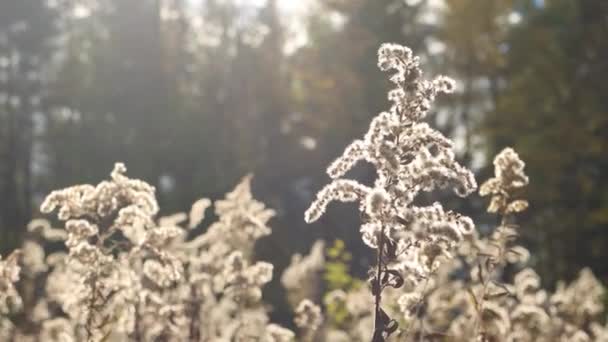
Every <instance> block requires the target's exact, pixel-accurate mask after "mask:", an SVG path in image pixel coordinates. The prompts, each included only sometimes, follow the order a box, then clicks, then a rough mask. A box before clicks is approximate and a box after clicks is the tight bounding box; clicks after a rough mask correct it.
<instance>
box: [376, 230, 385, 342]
mask: <svg viewBox="0 0 608 342" xmlns="http://www.w3.org/2000/svg"><path fill="white" fill-rule="evenodd" d="M383 250H384V226H382V228H381V230H380V237H379V238H378V253H377V259H376V285H375V286H376V289H377V291H376V295H375V302H376V303H375V305H376V306H375V308H376V309H375V311H376V312H375V318H374V335H375V334H376V331H378V330H379V329H383V328H384V327H379V326H378V321H379V319H378V318H379V317H380V310H381V308H380V302H381V300H382V281H381V278H382V251H383Z"/></svg>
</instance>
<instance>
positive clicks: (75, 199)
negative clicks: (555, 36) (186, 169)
mask: <svg viewBox="0 0 608 342" xmlns="http://www.w3.org/2000/svg"><path fill="white" fill-rule="evenodd" d="M378 66H379V67H380V69H381V70H383V71H388V72H390V73H391V75H390V81H391V82H392V83H393V84H394V86H395V88H394V89H392V90H390V92H389V93H388V98H389V100H390V102H391V107H390V108H389V110H387V111H385V112H382V113H380V114H379V115H378V116H376V117H375V118H374V119H373V121H372V122H371V124H370V126H369V130H368V132H367V133H366V134H365V136H364V137H362V138H361V139H357V140H355V141H353V142H352V143H351V144H350V145H349V146H348V147H346V149H345V150H344V153H343V154H342V155H341V156H339V157H338V159H336V160H335V161H334V162H333V163H332V164H331V165H330V166H329V168H328V169H327V173H328V175H329V176H330V178H331V182H330V183H329V184H328V185H327V186H325V187H324V188H322V189H320V191H319V192H318V194H317V197H316V199H315V200H314V202H313V203H312V204H311V206H310V208H309V209H308V210H307V211H306V212H305V213H304V219H305V220H306V221H307V222H313V221H315V220H317V219H319V218H320V217H321V216H322V215H323V213H324V212H325V210H326V209H328V210H331V207H330V206H329V205H330V203H331V202H332V201H342V202H355V203H356V204H357V207H358V210H359V212H360V218H361V220H360V221H361V222H360V228H359V233H360V235H361V238H362V239H363V241H364V243H365V244H366V245H367V246H368V247H369V248H371V249H372V250H373V251H374V252H375V256H376V257H375V264H374V265H373V267H372V268H371V269H370V270H369V275H368V277H367V278H366V279H356V278H354V277H352V276H350V275H349V274H347V273H346V271H345V270H347V269H348V268H347V267H335V266H336V263H337V262H336V257H339V255H340V254H341V253H343V252H344V251H341V250H340V248H338V247H339V246H338V247H332V248H326V247H325V245H324V243H323V242H321V241H318V242H317V243H315V244H314V245H313V247H312V249H311V251H310V253H309V254H308V255H299V254H296V255H294V256H293V258H292V260H291V264H290V265H289V267H288V268H287V269H286V270H285V271H284V272H283V273H282V274H276V272H274V270H273V265H272V264H270V263H267V262H264V261H261V260H258V259H256V255H255V253H254V246H255V244H256V241H257V240H259V239H260V238H262V237H264V236H267V235H269V234H271V232H272V231H271V228H270V227H269V226H268V222H269V220H270V219H271V218H272V217H273V215H274V211H273V210H272V209H270V208H267V207H266V206H265V204H264V203H261V202H259V201H257V200H256V199H254V198H253V196H252V193H251V189H250V183H251V181H252V177H250V176H247V177H245V178H243V180H242V181H241V182H240V183H239V184H238V185H236V187H235V188H234V190H233V191H232V192H230V193H228V194H226V195H225V198H224V199H221V200H218V201H215V202H214V203H212V202H211V201H210V200H208V199H205V198H202V199H200V200H198V201H196V202H195V203H193V204H192V207H191V208H190V210H189V212H180V213H176V214H174V215H170V216H166V217H157V213H158V211H159V208H158V204H157V200H156V198H155V189H154V187H152V186H150V185H149V184H147V183H145V182H143V181H140V180H137V179H134V178H130V176H127V169H126V167H125V165H123V164H121V163H117V164H116V165H115V167H114V169H113V170H111V173H110V177H109V179H107V180H103V181H101V182H100V183H99V184H97V185H90V184H82V185H76V186H72V187H69V188H65V189H61V190H57V191H54V192H52V193H50V194H49V195H48V196H47V197H46V199H45V200H44V202H43V203H42V206H41V212H42V213H45V214H48V215H49V216H48V217H47V219H45V218H40V219H36V220H33V221H32V222H31V223H30V224H29V225H28V226H27V227H24V229H26V228H27V234H26V239H25V241H24V242H23V244H22V246H21V248H20V249H19V250H17V251H15V252H13V253H12V254H10V255H8V256H5V257H3V258H2V259H1V260H0V341H49V342H53V341H57V342H59V341H61V342H71V341H218V342H219V341H265V342H281V341H332V342H333V341H336V342H341V341H372V342H380V341H542V342H551V341H564V342H565V341H573V342H584V341H608V326H606V325H605V324H604V323H603V314H604V307H603V298H604V288H603V286H602V284H601V283H600V282H599V281H598V280H597V279H596V278H595V277H594V275H593V273H592V272H591V271H590V270H588V269H583V270H581V271H580V274H579V276H578V278H577V279H575V280H574V281H572V282H570V283H559V284H558V286H557V288H556V289H555V291H553V292H550V291H547V290H545V289H543V288H542V287H541V279H540V278H539V276H538V275H537V274H536V272H535V271H534V270H533V269H531V268H529V267H527V266H526V264H527V262H528V258H529V256H530V253H529V252H528V250H526V249H525V248H524V247H522V246H520V245H518V231H519V230H520V229H526V227H519V226H518V224H517V215H518V214H520V213H521V212H523V211H525V210H526V208H527V206H528V203H527V201H526V199H525V198H522V190H523V189H524V188H525V187H526V185H527V184H528V182H529V179H528V177H527V176H526V173H525V164H524V162H523V161H522V160H521V159H520V158H519V156H518V154H517V152H516V151H514V150H513V149H511V148H509V147H506V148H505V149H504V150H503V151H502V152H500V153H499V154H498V155H497V156H496V157H495V159H494V177H492V178H490V179H487V180H481V181H480V183H481V186H480V187H479V188H478V186H477V181H476V180H475V177H474V175H473V173H472V172H471V171H470V170H468V169H467V168H466V167H464V166H462V165H461V164H459V163H458V162H457V161H456V157H455V153H454V150H453V142H452V141H451V140H450V139H449V138H447V137H445V136H444V135H442V134H441V133H440V132H439V131H437V130H435V129H434V128H432V127H431V126H430V125H429V124H428V123H426V122H425V121H424V119H425V116H426V114H427V112H428V111H429V109H430V108H431V105H432V102H433V101H434V99H435V97H436V96H438V95H440V94H443V93H450V92H452V91H453V90H454V87H455V83H454V81H453V80H451V79H449V78H448V77H445V76H439V77H436V78H434V79H431V80H428V79H425V78H424V77H423V73H422V71H421V69H420V66H419V58H418V57H416V56H414V55H413V54H412V51H411V50H410V49H408V48H407V47H404V46H400V45H396V44H384V45H382V46H381V47H380V49H379V51H378ZM359 161H365V162H367V163H369V164H371V165H373V167H374V168H375V170H376V179H375V181H374V182H373V184H362V183H360V182H358V181H356V180H351V179H346V178H343V177H344V176H345V175H346V174H347V172H348V171H349V170H350V169H351V168H352V167H353V166H354V165H355V164H356V163H358V162H359ZM532 181H534V180H532ZM438 189H448V190H453V191H454V192H455V193H456V194H457V195H459V196H461V197H463V198H465V197H467V196H468V195H469V194H471V193H473V192H475V191H478V192H479V194H480V195H481V196H484V197H487V199H488V201H489V205H488V208H487V211H488V212H489V213H491V214H494V215H496V218H497V219H496V222H498V223H497V225H496V227H494V228H493V229H491V232H490V233H489V234H481V233H480V232H479V230H478V229H477V228H476V226H475V223H474V222H473V220H472V219H471V218H469V217H467V216H464V215H462V214H460V213H458V212H454V211H451V210H448V209H446V208H444V207H443V206H442V204H441V203H439V202H434V203H430V204H429V203H427V202H425V201H424V200H421V199H420V198H421V197H424V198H425V199H426V198H429V194H424V193H431V194H430V196H432V192H433V191H435V190H438ZM465 200H466V199H463V201H465ZM211 210H213V212H214V216H215V217H216V218H217V219H216V221H215V222H213V223H211V224H210V225H209V226H208V227H207V228H206V229H205V230H204V233H202V234H195V230H194V228H196V227H197V226H199V225H200V224H201V222H203V221H205V222H207V221H209V220H205V215H206V212H207V211H211ZM56 222H60V224H58V223H56ZM353 233H355V232H353ZM330 259H331V260H330ZM338 264H339V262H338ZM342 266H344V265H342ZM332 272H333V273H334V274H333V276H334V278H340V279H342V281H334V282H331V281H329V283H328V280H327V279H328V276H327V275H328V274H329V279H330V280H331V279H332V278H331V277H332V274H331V273H332ZM340 273H343V274H340ZM273 277H277V278H280V281H281V284H282V285H283V287H284V288H285V290H286V293H287V300H288V302H289V303H290V305H291V306H292V310H293V313H294V317H295V318H294V321H293V324H292V325H289V326H281V325H279V324H276V323H273V322H272V321H271V320H270V318H269V314H270V312H271V311H272V309H273V308H272V306H271V305H269V304H268V303H265V301H264V298H263V295H262V289H263V288H264V286H265V285H266V284H267V283H268V282H270V281H271V280H272V278H273ZM319 298H322V299H321V300H319Z"/></svg>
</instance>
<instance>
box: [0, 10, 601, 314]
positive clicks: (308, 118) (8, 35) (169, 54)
mask: <svg viewBox="0 0 608 342" xmlns="http://www.w3.org/2000/svg"><path fill="white" fill-rule="evenodd" d="M607 37H608V1H599V0H577V1H572V0H483V1H481V0H2V1H0V229H1V237H0V252H1V253H2V254H4V253H6V252H7V251H8V250H11V249H13V248H15V247H16V246H18V245H19V244H20V241H21V238H22V236H23V235H24V227H25V226H26V224H27V222H28V221H29V220H30V219H31V218H35V217H39V216H40V214H39V212H38V206H39V204H40V201H41V199H42V198H43V196H44V195H45V194H47V193H48V192H49V191H50V190H53V189H57V188H60V187H64V186H68V185H72V184H75V183H83V182H90V183H97V182H98V181H99V180H101V179H103V178H105V177H106V175H108V173H109V171H110V170H111V169H112V166H113V163H114V162H115V161H123V162H125V163H126V165H127V167H128V169H129V175H131V176H132V177H135V178H141V179H144V180H146V181H148V182H149V183H151V184H154V185H155V186H156V187H157V194H158V197H159V201H160V204H161V207H162V213H163V214H170V213H173V212H176V211H182V210H187V209H188V208H189V206H190V204H191V203H192V202H193V201H194V200H196V199H198V198H200V197H209V198H211V199H217V198H220V197H221V196H222V195H223V194H224V193H225V192H226V191H228V190H230V189H231V188H232V187H233V186H234V185H235V184H236V183H237V182H238V181H239V179H240V178H241V177H242V176H244V175H246V174H248V173H250V172H251V173H253V174H254V175H255V178H254V181H253V184H254V193H255V195H256V197H258V198H260V199H261V200H263V201H265V202H266V203H267V204H268V205H269V206H270V207H272V208H275V209H276V210H277V217H276V218H275V219H274V220H273V222H272V226H273V228H274V232H273V234H272V235H271V236H270V237H268V238H266V239H264V240H263V241H262V243H261V244H260V245H259V246H258V258H260V259H264V260H270V261H272V262H273V263H275V265H276V266H277V268H278V269H279V271H280V269H281V268H282V267H284V266H285V265H286V264H287V263H288V262H289V258H290V255H291V254H293V253H294V252H302V251H305V250H307V249H308V248H310V245H311V244H312V242H313V241H314V240H315V239H318V238H322V239H326V240H328V241H332V240H334V239H341V240H344V241H345V243H346V246H347V248H348V249H349V250H350V251H351V252H352V253H353V259H352V263H353V265H352V268H353V270H354V271H355V272H357V273H358V274H360V275H363V274H364V273H365V270H366V267H367V265H368V262H369V261H370V254H369V252H370V251H369V250H367V249H366V248H365V247H364V246H363V244H362V243H361V242H360V237H359V233H358V223H357V222H358V218H357V216H356V210H353V208H351V207H349V206H347V205H344V206H341V205H332V207H331V208H330V211H329V213H328V215H327V216H325V217H324V218H323V219H322V220H321V221H320V222H319V223H317V224H314V225H310V226H308V225H306V224H305V223H304V222H303V212H304V210H305V209H306V207H307V206H308V204H309V203H310V201H311V199H312V198H313V196H314V195H315V193H316V191H317V190H318V189H319V188H320V187H321V186H322V185H323V184H325V183H326V182H327V179H328V177H327V176H326V175H325V174H324V170H325V168H326V166H327V165H328V164H329V163H330V162H331V160H332V159H333V158H335V157H336V156H338V155H339V154H340V152H341V151H342V150H343V148H344V147H345V146H346V145H347V144H348V143H349V142H350V141H351V140H353V139H354V138H357V137H359V136H361V135H362V134H363V133H364V132H365V131H366V129H367V125H368V124H369V121H370V120H371V118H372V117H374V116H375V115H376V114H377V113H378V112H379V111H381V110H383V109H386V108H387V107H388V101H387V99H386V92H387V90H388V87H389V83H388V81H386V78H385V75H383V74H382V73H381V72H380V71H379V70H378V69H377V67H376V50H377V48H378V46H379V45H380V44H381V43H382V42H396V43H400V44H404V45H407V46H409V47H411V48H412V49H413V50H414V51H415V53H417V54H419V55H420V56H421V57H422V61H423V66H424V68H425V70H426V71H427V72H428V73H429V74H432V75H435V74H447V75H450V76H452V77H454V78H456V79H457V81H458V91H457V92H456V94H455V95H453V96H451V97H449V98H442V99H441V101H440V105H439V106H437V107H436V108H434V110H433V113H432V115H431V117H430V118H429V120H430V121H431V122H433V123H434V124H435V125H437V126H438V127H440V128H441V130H442V131H444V132H445V133H446V134H448V135H449V136H451V137H453V138H454V139H455V141H456V144H457V149H458V153H459V158H460V159H461V160H462V161H463V162H464V163H465V164H468V165H469V166H471V167H472V168H473V169H474V170H475V171H476V173H477V175H478V180H479V181H480V182H481V181H483V180H485V179H486V178H487V177H488V176H489V175H490V174H491V173H492V172H493V170H492V165H491V160H492V158H493V155H494V154H495V153H496V151H498V150H500V149H502V148H503V147H505V146H508V145H511V146H513V147H514V148H515V149H516V150H517V151H518V152H519V153H520V155H521V156H522V159H524V160H525V161H526V162H527V166H526V168H527V172H528V174H529V175H530V179H531V185H530V186H529V190H528V193H527V196H528V198H529V200H530V203H531V208H530V210H529V211H528V212H527V214H526V216H525V217H523V218H522V219H521V220H520V223H521V225H522V229H521V231H522V232H523V237H522V239H523V241H524V244H525V245H527V246H528V247H529V248H530V249H531V251H532V254H533V258H532V259H531V262H532V264H533V265H534V266H535V267H536V268H537V270H538V271H539V273H540V274H541V275H542V277H543V280H544V281H545V282H546V284H545V286H547V287H549V288H551V287H552V286H554V283H555V281H556V280H557V279H570V278H571V277H572V276H573V275H575V274H576V272H577V271H578V270H579V269H580V268H581V267H583V266H585V265H588V266H590V267H591V268H592V269H593V271H594V272H595V273H596V275H597V276H598V277H599V278H600V279H602V280H603V281H604V282H605V281H606V279H607V278H608V263H607V262H606V260H607V257H608V230H607V229H608V38H607ZM373 176H374V175H373V173H372V171H370V169H368V168H366V167H364V166H363V167H360V168H357V169H356V170H354V172H353V173H352V177H354V178H358V179H370V178H372V177H373ZM439 196H444V195H443V194H439ZM447 200H448V201H451V198H448V199H447ZM450 205H451V206H452V207H457V208H458V209H459V210H462V211H464V212H466V213H468V214H470V215H472V216H473V217H474V218H475V219H476V222H477V223H478V227H479V229H480V230H482V231H484V230H487V229H488V227H491V226H492V224H494V223H495V222H493V220H495V219H494V218H491V217H488V216H486V215H484V209H485V203H484V202H483V201H481V200H480V199H479V198H478V197H477V196H473V197H472V198H471V199H469V200H464V201H463V200H454V201H451V204H450ZM200 229H204V227H201V228H200ZM277 274H278V273H277ZM275 278H278V276H276V277H275ZM267 292H268V294H267V295H268V296H270V297H271V298H274V299H271V301H273V302H274V303H275V304H276V305H277V306H278V307H279V308H280V307H284V305H283V304H281V303H284V302H283V299H282V298H283V297H282V292H281V289H280V286H279V285H278V284H277V282H275V283H273V285H272V286H270V287H269V288H268V290H267ZM277 312H278V313H277V314H280V313H281V310H278V311H277Z"/></svg>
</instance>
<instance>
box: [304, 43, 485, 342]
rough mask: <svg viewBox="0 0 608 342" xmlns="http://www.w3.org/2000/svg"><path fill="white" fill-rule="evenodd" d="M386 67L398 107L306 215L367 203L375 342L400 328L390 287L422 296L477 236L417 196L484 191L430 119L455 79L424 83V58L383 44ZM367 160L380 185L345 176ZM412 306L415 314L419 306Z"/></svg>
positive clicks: (350, 153) (464, 222) (349, 156)
mask: <svg viewBox="0 0 608 342" xmlns="http://www.w3.org/2000/svg"><path fill="white" fill-rule="evenodd" d="M378 66H379V67H380V69H381V70H383V71H393V72H394V73H393V74H392V75H391V77H390V81H391V82H392V83H393V84H394V85H395V88H394V89H393V90H391V91H390V92H389V93H388V98H389V100H390V101H391V102H392V106H391V108H390V110H389V111H387V112H382V113H380V114H379V115H378V116H377V117H375V118H374V119H373V121H372V122H371V125H370V128H369V130H368V132H367V133H366V135H365V136H364V138H363V139H359V140H355V141H354V142H353V143H351V144H350V145H349V146H348V147H347V148H346V149H345V151H344V153H343V154H342V156H341V157H339V158H338V159H336V160H335V161H334V162H333V163H332V164H331V165H330V166H329V168H328V169H327V173H328V174H329V176H330V177H331V178H332V179H333V181H332V182H331V183H330V184H328V185H326V186H325V187H324V188H323V189H322V190H321V191H319V193H318V194H317V198H316V200H315V201H314V202H313V203H312V205H311V206H310V208H309V209H308V210H307V211H306V213H305V220H306V221H307V222H309V223H310V222H313V221H316V220H317V219H318V218H319V217H320V216H321V215H322V214H323V212H324V211H325V209H326V207H327V205H328V204H329V203H330V202H331V201H334V200H338V201H342V202H358V203H359V210H360V212H361V217H362V221H363V222H362V225H361V228H360V232H361V234H362V238H363V240H364V242H365V243H366V244H367V245H368V246H370V247H371V248H373V249H375V250H376V255H377V258H376V265H375V267H374V269H373V271H372V272H371V275H370V281H369V282H370V285H371V292H372V295H373V296H374V299H375V320H374V321H375V326H374V333H373V338H372V340H373V341H374V342H377V341H384V340H386V338H388V336H390V335H391V334H392V333H394V332H395V331H397V329H398V326H397V322H396V321H395V320H394V319H391V318H390V317H389V316H388V314H387V313H386V312H385V311H384V310H383V309H382V306H381V300H382V292H383V290H385V289H386V288H388V287H392V288H401V287H403V288H404V290H405V291H406V292H409V293H406V294H404V296H408V298H409V299H412V298H414V297H415V295H413V293H414V294H415V290H416V288H417V286H418V285H419V284H420V283H421V281H422V280H425V279H428V278H429V277H430V276H431V275H432V274H433V272H434V271H435V270H436V269H437V267H438V266H439V263H440V260H441V258H445V257H450V251H451V250H452V249H453V248H454V247H455V245H456V244H457V243H458V242H460V241H461V240H462V239H463V236H464V235H469V234H471V233H472V232H473V231H474V225H473V222H472V221H471V219H469V218H468V217H465V216H461V215H460V214H458V213H454V212H451V211H445V210H444V209H443V207H442V206H441V204H439V203H434V204H432V205H430V206H415V205H413V202H414V199H415V198H416V196H417V195H418V194H419V193H420V192H430V191H433V190H435V189H438V188H452V189H454V190H455V192H456V193H457V194H458V195H460V196H467V195H468V194H470V193H471V192H473V191H474V190H475V189H476V187H477V184H476V182H475V179H474V178H473V175H472V173H471V172H470V171H469V170H468V169H466V168H465V167H463V166H461V165H460V164H458V163H457V162H456V161H455V156H454V152H453V143H452V141H450V140H449V139H448V138H446V137H445V136H443V135H442V134H441V133H440V132H438V131H436V130H434V129H433V128H431V127H430V126H429V125H428V124H427V123H424V122H422V120H423V119H424V118H425V117H426V114H427V112H428V111H429V109H430V106H431V103H432V102H433V101H434V99H435V97H436V95H437V94H439V93H450V92H452V91H453V89H454V81H452V80H451V79H449V78H447V77H444V76H439V77H437V78H435V79H434V80H432V81H429V80H425V79H423V78H422V71H421V69H420V67H419V58H418V57H416V56H413V54H412V51H411V50H410V49H408V48H407V47H404V46H401V45H396V44H383V45H382V46H381V47H380V49H379V50H378ZM361 160H364V161H367V162H369V163H371V164H372V165H373V166H374V167H375V169H376V172H377V178H376V180H375V182H374V184H373V186H367V185H363V184H360V183H358V182H357V181H354V180H348V179H342V178H341V177H343V176H344V175H345V174H346V173H347V172H348V171H349V170H350V169H351V168H352V167H353V166H354V165H355V164H356V163H357V162H359V161H361ZM406 299H407V298H406ZM403 302H415V301H413V300H407V301H405V300H404V301H403ZM405 306H406V305H404V311H406V312H408V310H410V309H411V308H407V307H405ZM406 316H407V315H406Z"/></svg>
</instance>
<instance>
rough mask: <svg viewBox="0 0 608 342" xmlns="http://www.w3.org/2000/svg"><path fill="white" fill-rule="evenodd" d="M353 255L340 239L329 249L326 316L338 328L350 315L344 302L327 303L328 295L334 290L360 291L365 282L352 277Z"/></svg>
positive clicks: (326, 277) (326, 268)
mask: <svg viewBox="0 0 608 342" xmlns="http://www.w3.org/2000/svg"><path fill="white" fill-rule="evenodd" d="M351 260H352V254H351V253H350V252H348V251H347V250H346V246H345V244H344V241H342V240H340V239H338V240H336V241H334V244H333V245H332V246H331V247H329V248H327V261H326V263H325V272H324V274H323V279H324V280H325V283H326V287H327V292H326V294H325V298H324V299H325V302H326V303H327V304H326V307H325V310H326V312H327V313H326V314H327V318H328V319H329V321H330V323H331V324H332V325H334V326H336V327H342V326H343V325H344V324H346V323H347V322H348V319H349V313H348V310H347V309H346V303H345V302H344V301H331V302H329V303H328V302H327V297H328V294H329V293H330V292H331V291H333V290H342V291H344V292H348V291H352V290H356V289H359V288H360V287H361V286H362V285H363V281H361V280H360V279H357V278H355V277H353V276H352V275H351V272H350V262H351Z"/></svg>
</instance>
